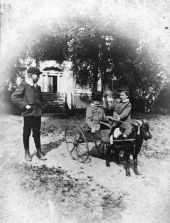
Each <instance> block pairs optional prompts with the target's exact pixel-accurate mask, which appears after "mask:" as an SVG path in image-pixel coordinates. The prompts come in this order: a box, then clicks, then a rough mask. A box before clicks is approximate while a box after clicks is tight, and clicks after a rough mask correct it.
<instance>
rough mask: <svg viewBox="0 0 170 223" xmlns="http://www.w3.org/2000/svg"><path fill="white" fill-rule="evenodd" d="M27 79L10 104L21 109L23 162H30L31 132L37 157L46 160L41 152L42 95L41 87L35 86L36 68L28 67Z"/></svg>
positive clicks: (13, 95) (19, 87)
mask: <svg viewBox="0 0 170 223" xmlns="http://www.w3.org/2000/svg"><path fill="white" fill-rule="evenodd" d="M27 74H28V78H27V79H26V81H25V82H23V83H21V84H20V85H19V86H18V87H17V88H16V90H15V92H14V93H13V94H12V96H11V100H12V102H13V103H14V104H15V105H16V106H17V107H18V108H20V109H21V114H22V115H23V117H24V128H23V143H24V149H25V160H26V161H31V160H32V159H31V156H30V152H29V137H30V134H31V130H32V132H33V138H34V142H35V146H36V149H37V157H38V158H39V159H42V160H44V159H46V158H45V156H44V155H43V154H42V152H41V142H40V127H41V116H42V95H41V87H40V86H38V85H37V81H38V79H39V75H40V74H41V72H40V70H39V69H38V68H37V67H29V68H28V70H27Z"/></svg>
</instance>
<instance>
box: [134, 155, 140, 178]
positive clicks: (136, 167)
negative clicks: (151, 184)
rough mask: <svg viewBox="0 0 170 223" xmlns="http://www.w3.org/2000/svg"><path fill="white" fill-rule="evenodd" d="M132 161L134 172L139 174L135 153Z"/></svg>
mask: <svg viewBox="0 0 170 223" xmlns="http://www.w3.org/2000/svg"><path fill="white" fill-rule="evenodd" d="M133 162H134V172H135V174H136V175H140V173H139V171H138V160H137V155H133Z"/></svg>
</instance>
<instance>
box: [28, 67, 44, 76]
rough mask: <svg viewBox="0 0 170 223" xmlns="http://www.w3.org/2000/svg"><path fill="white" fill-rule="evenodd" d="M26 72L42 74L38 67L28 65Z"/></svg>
mask: <svg viewBox="0 0 170 223" xmlns="http://www.w3.org/2000/svg"><path fill="white" fill-rule="evenodd" d="M27 73H28V74H37V75H40V74H42V72H41V71H40V70H39V68H38V67H29V68H28V70H27Z"/></svg>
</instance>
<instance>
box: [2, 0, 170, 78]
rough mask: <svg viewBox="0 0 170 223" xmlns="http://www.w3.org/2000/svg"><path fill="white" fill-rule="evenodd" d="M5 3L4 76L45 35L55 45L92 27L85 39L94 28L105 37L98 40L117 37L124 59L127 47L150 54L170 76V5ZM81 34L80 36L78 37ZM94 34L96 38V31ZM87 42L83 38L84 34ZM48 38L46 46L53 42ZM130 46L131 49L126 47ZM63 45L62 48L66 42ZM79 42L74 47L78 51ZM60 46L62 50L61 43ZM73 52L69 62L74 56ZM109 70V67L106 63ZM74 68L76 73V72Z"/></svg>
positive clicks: (93, 0) (98, 0) (95, 0)
mask: <svg viewBox="0 0 170 223" xmlns="http://www.w3.org/2000/svg"><path fill="white" fill-rule="evenodd" d="M1 2H2V5H4V4H5V7H6V9H4V10H3V13H2V14H3V15H2V26H1V40H2V41H1V61H0V63H1V70H2V71H3V72H6V70H7V68H8V66H10V65H11V63H15V59H16V58H17V57H18V56H20V55H21V53H22V52H24V51H25V49H26V48H27V47H28V46H31V45H32V46H35V45H36V43H38V42H39V41H40V39H43V36H44V37H47V36H49V39H50V38H51V41H55V40H56V39H57V40H58V41H60V40H61V39H62V38H63V37H65V36H67V37H68V36H69V35H70V38H71V32H73V30H74V31H75V30H76V29H77V30H78V29H79V28H85V29H87V27H88V25H90V26H91V27H92V29H91V30H90V31H89V33H88V32H87V33H86V35H93V34H94V33H93V31H94V30H93V27H94V29H95V30H97V32H98V33H100V34H101V35H99V36H105V37H106V36H107V35H108V36H109V35H110V36H114V37H115V36H116V38H115V39H117V41H118V40H119V41H120V40H121V41H124V42H125V44H124V45H123V42H122V44H119V43H118V44H117V46H120V45H121V48H122V50H123V51H124V54H125V52H127V50H128V49H127V46H131V52H132V53H133V54H134V53H135V51H134V50H133V48H134V47H136V50H138V52H140V51H142V50H147V53H148V55H149V56H150V57H151V60H152V59H153V58H154V60H155V61H156V63H157V64H158V66H162V67H163V69H165V70H166V74H167V76H168V75H169V62H168V58H169V57H168V56H169V54H170V53H169V49H170V40H169V39H170V38H168V37H169V17H168V16H169V13H168V12H169V5H170V4H168V1H165V0H164V1H162V0H157V1H155V0H153V1H146V0H145V1H135V0H132V1H128V0H124V1H122V0H121V1H119V0H117V1H116V0H115V1H114V0H107V1H105V0H86V1H85V0H75V1H67V0H62V1H60V0H55V1H54V0H49V1H45V0H41V1H37V0H36V1H35V0H29V1H21V0H13V1H12V0H6V1H1ZM8 5H10V7H9V8H8V7H7V6H8ZM81 22H82V24H80V23H81ZM90 32H91V34H90ZM94 32H95V31H94ZM79 34H80V33H79ZM79 34H77V36H79V37H80V35H79ZM95 35H97V33H96V32H95ZM57 36H58V38H57ZM75 36H76V35H75ZM80 38H81V37H80ZM83 38H84V39H85V35H84V37H83ZM49 39H48V42H50V41H49ZM73 39H74V40H73ZM86 39H87V38H86ZM72 41H74V42H75V38H72ZM82 41H83V39H82ZM82 41H80V44H81V46H83V45H82ZM91 41H93V46H95V44H96V43H97V41H96V39H95V41H94V39H93V37H91ZM128 41H129V43H130V44H129V45H127V43H128ZM61 42H62V44H63V40H62V41H61ZM61 42H60V43H61ZM78 42H79V41H77V42H76V44H77V46H78ZM94 42H95V43H94ZM110 44H111V45H112V47H111V48H112V49H114V50H115V47H116V45H115V43H114V48H113V41H110ZM59 45H60V46H61V44H59ZM133 45H136V46H133ZM47 46H48V44H47ZM74 46H75V45H74ZM125 48H126V49H125ZM74 50H75V49H74ZM58 51H59V50H58ZM128 51H129V50H128ZM119 52H121V50H119ZM69 53H70V57H71V52H69ZM94 53H95V50H94ZM112 53H113V52H112ZM56 54H57V53H56ZM111 55H112V54H111ZM137 55H138V54H137ZM41 56H43V55H41ZM56 56H57V55H56ZM105 56H106V55H105ZM117 56H118V55H117ZM106 57H108V56H106ZM72 58H73V55H72ZM126 59H127V58H126ZM143 60H144V58H143ZM148 61H149V60H148ZM105 62H106V61H105ZM91 63H92V62H91ZM139 64H140V63H139ZM103 65H104V63H103ZM105 65H107V62H106V63H105ZM119 65H120V66H118V67H117V69H118V68H119V69H120V67H121V64H119ZM83 66H84V65H83ZM74 68H75V69H77V68H76V67H74ZM115 69H116V68H115ZM3 72H1V75H2V76H4V74H3Z"/></svg>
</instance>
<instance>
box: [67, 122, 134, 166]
mask: <svg viewBox="0 0 170 223" xmlns="http://www.w3.org/2000/svg"><path fill="white" fill-rule="evenodd" d="M101 124H102V126H105V127H104V128H102V129H101V130H97V131H96V132H95V133H91V131H90V130H89V129H87V128H81V127H79V126H77V125H74V124H72V125H68V126H67V127H66V129H65V142H66V146H67V149H68V151H69V153H70V155H71V157H72V158H73V159H74V160H77V161H79V162H82V163H85V162H88V161H89V160H90V157H89V155H90V153H91V150H92V149H94V148H96V150H95V151H97V153H98V154H99V155H100V156H101V157H103V158H105V157H106V152H107V149H108V147H109V146H110V140H109V134H110V131H111V129H110V128H109V127H108V124H107V123H103V122H102V123H101ZM134 141H135V139H119V140H118V139H117V140H113V145H112V147H113V149H112V151H113V152H114V151H116V150H121V148H122V149H124V148H125V147H127V146H129V145H130V144H131V143H133V142H134Z"/></svg>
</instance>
